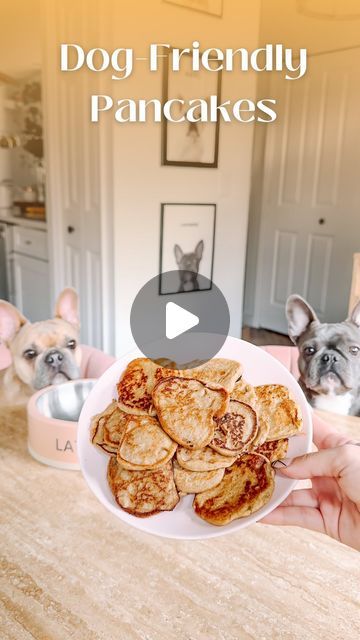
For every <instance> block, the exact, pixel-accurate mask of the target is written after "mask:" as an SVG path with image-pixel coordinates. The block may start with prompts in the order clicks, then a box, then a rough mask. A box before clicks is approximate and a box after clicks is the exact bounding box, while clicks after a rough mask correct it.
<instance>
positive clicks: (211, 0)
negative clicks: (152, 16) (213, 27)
mask: <svg viewBox="0 0 360 640" xmlns="http://www.w3.org/2000/svg"><path fill="white" fill-rule="evenodd" d="M164 2H168V3H169V4H177V5H178V6H179V7H186V8H187V9H194V11H201V12H202V13H210V15H212V16H217V17H218V18H221V16H222V10H223V0H164Z"/></svg>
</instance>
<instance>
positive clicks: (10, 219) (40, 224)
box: [0, 210, 47, 231]
mask: <svg viewBox="0 0 360 640" xmlns="http://www.w3.org/2000/svg"><path fill="white" fill-rule="evenodd" d="M0 222H6V224H17V225H19V226H21V227H27V228H28V229H40V230H41V231H46V230H47V223H46V221H43V220H29V219H28V218H24V217H22V216H16V215H14V214H13V213H8V214H7V215H6V214H5V215H4V214H2V213H1V210H0Z"/></svg>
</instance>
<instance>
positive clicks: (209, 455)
mask: <svg viewBox="0 0 360 640" xmlns="http://www.w3.org/2000/svg"><path fill="white" fill-rule="evenodd" d="M176 460H177V462H178V464H179V465H180V466H181V467H182V468H183V469H187V470H188V471H213V470H215V469H225V468H226V467H230V466H231V465H232V464H233V463H234V462H235V460H236V457H234V458H233V457H230V456H223V455H221V454H220V453H218V452H217V451H214V449H211V447H205V448H204V449H197V450H196V451H191V450H190V449H185V447H178V448H177V451H176Z"/></svg>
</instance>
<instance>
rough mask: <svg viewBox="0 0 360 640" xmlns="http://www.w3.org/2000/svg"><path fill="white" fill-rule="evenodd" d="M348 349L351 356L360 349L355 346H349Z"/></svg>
mask: <svg viewBox="0 0 360 640" xmlns="http://www.w3.org/2000/svg"><path fill="white" fill-rule="evenodd" d="M349 351H350V353H352V355H353V356H357V354H358V353H359V351H360V347H355V346H354V347H350V348H349Z"/></svg>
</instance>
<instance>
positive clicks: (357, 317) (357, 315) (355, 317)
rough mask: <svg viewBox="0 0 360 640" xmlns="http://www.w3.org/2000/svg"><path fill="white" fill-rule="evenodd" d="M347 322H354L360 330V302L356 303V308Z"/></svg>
mask: <svg viewBox="0 0 360 640" xmlns="http://www.w3.org/2000/svg"><path fill="white" fill-rule="evenodd" d="M347 322H352V323H353V324H354V325H356V326H357V327H359V328H360V300H359V301H358V302H357V303H356V305H355V307H354V308H353V310H352V312H351V313H350V315H349V317H348V318H347Z"/></svg>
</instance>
